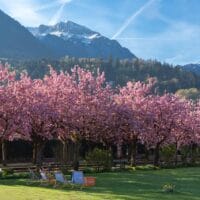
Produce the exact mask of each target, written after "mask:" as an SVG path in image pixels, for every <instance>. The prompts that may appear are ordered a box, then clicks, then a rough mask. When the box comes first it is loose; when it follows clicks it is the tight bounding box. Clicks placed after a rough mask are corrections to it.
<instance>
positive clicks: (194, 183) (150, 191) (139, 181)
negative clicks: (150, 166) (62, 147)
mask: <svg viewBox="0 0 200 200" xmlns="http://www.w3.org/2000/svg"><path fill="white" fill-rule="evenodd" d="M92 176H96V177H97V184H96V186H95V187H90V188H83V190H80V189H77V188H76V189H71V188H70V187H64V188H56V189H55V188H53V186H48V187H47V186H45V187H44V186H41V185H40V184H38V183H36V182H35V183H33V184H31V185H27V184H26V183H27V180H26V179H15V180H0V185H7V186H14V187H15V186H16V187H18V186H24V187H35V188H41V187H42V188H43V187H44V188H46V189H50V190H52V189H53V190H58V191H60V192H64V193H66V192H68V191H79V192H80V193H84V194H87V195H91V196H99V197H102V199H107V198H105V197H109V196H111V197H112V199H124V200H131V199H132V200H134V199H137V200H140V199H141V200H144V199H148V200H154V199H162V200H165V199H166V200H168V199H176V200H179V199H180V200H199V199H200V168H186V169H167V170H156V171H136V172H132V173H129V172H119V173H102V174H93V175H92ZM166 183H172V184H174V185H175V192H174V193H164V192H162V186H163V185H164V184H166ZM109 199H110V198H109Z"/></svg>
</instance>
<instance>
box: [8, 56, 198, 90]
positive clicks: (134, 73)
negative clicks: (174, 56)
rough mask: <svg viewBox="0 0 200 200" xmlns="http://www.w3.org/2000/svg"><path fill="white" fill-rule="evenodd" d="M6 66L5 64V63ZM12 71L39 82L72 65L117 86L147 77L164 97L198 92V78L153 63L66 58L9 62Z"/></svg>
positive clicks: (185, 72) (168, 66) (175, 68)
mask: <svg viewBox="0 0 200 200" xmlns="http://www.w3.org/2000/svg"><path fill="white" fill-rule="evenodd" d="M4 62H5V61H4ZM7 62H8V63H10V65H11V67H12V68H15V69H16V70H17V71H18V72H21V71H23V70H26V71H27V72H28V74H29V75H30V76H31V77H32V78H38V77H40V78H42V77H43V76H44V74H46V73H48V70H49V67H48V65H51V66H53V67H54V68H55V69H56V70H57V71H60V70H63V71H65V70H68V71H69V70H70V69H71V68H72V67H74V65H79V66H80V67H83V68H86V69H90V70H92V71H94V72H95V71H96V70H97V69H98V68H99V69H100V70H101V71H104V72H105V74H106V79H107V81H108V82H110V83H111V84H113V85H114V86H116V85H125V83H126V82H127V81H138V80H141V81H146V80H147V79H148V78H149V77H155V78H156V79H157V84H156V88H157V91H158V92H160V93H163V92H165V91H167V92H173V93H174V92H176V91H177V90H179V89H189V88H200V76H198V75H197V74H194V73H192V72H187V71H185V70H183V69H182V68H180V67H174V66H171V65H169V64H167V63H161V62H158V61H156V60H147V61H145V60H142V59H133V60H128V59H127V60H118V59H112V58H110V59H109V60H101V59H89V58H80V59H77V58H70V57H65V58H63V59H61V60H59V61H58V60H57V61H56V60H38V61H16V60H9V61H7Z"/></svg>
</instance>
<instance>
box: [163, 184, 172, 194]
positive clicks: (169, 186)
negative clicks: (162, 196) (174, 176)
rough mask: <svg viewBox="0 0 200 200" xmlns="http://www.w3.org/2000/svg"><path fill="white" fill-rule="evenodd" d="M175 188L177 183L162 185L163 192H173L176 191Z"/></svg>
mask: <svg viewBox="0 0 200 200" xmlns="http://www.w3.org/2000/svg"><path fill="white" fill-rule="evenodd" d="M174 189H175V185H173V184H171V183H168V184H165V185H163V187H162V190H163V192H166V193H172V192H174Z"/></svg>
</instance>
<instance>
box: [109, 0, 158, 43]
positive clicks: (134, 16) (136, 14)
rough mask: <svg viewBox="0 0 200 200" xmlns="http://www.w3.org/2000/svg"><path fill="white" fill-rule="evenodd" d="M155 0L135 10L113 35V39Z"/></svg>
mask: <svg viewBox="0 0 200 200" xmlns="http://www.w3.org/2000/svg"><path fill="white" fill-rule="evenodd" d="M154 1H155V0H150V1H148V2H147V3H146V4H144V5H143V6H142V7H141V8H140V9H139V10H138V11H137V12H135V13H134V14H133V15H131V16H130V17H129V18H128V19H127V20H126V21H125V23H124V24H123V25H122V27H121V28H120V29H119V30H118V31H117V32H116V33H115V34H114V35H113V37H112V39H115V38H116V37H118V36H119V35H120V34H121V33H122V32H123V31H124V30H125V29H126V28H127V26H128V25H129V24H130V23H131V22H132V21H133V20H134V19H135V18H136V17H137V16H138V15H140V14H141V13H142V12H143V11H144V10H145V9H146V8H147V7H148V6H150V5H151V4H152V3H153V2H154Z"/></svg>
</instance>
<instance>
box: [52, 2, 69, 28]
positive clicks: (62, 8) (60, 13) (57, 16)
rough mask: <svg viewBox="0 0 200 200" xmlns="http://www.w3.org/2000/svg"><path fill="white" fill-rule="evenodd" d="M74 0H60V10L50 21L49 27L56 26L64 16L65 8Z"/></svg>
mask: <svg viewBox="0 0 200 200" xmlns="http://www.w3.org/2000/svg"><path fill="white" fill-rule="evenodd" d="M71 1H72V0H60V1H59V2H60V3H61V6H60V8H59V9H58V10H57V12H56V13H55V14H54V16H53V17H52V18H51V20H50V21H49V25H54V24H56V23H57V22H58V21H59V19H60V18H61V16H62V13H63V10H64V7H65V5H66V4H67V3H69V2H71Z"/></svg>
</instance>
